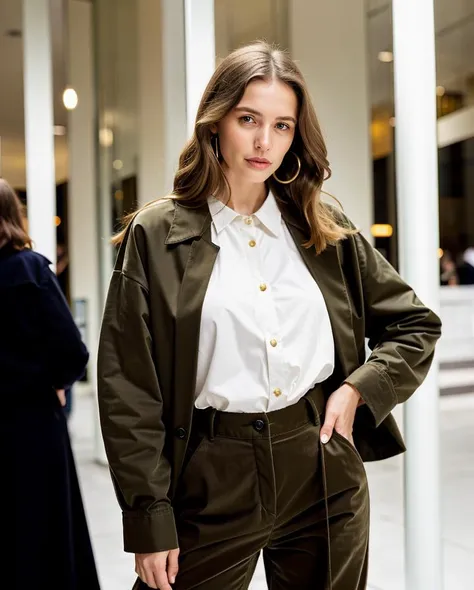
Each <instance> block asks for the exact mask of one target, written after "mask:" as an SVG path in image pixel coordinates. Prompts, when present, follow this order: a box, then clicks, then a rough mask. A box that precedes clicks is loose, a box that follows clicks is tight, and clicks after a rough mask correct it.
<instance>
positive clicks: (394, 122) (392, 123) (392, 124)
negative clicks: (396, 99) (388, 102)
mask: <svg viewBox="0 0 474 590" xmlns="http://www.w3.org/2000/svg"><path fill="white" fill-rule="evenodd" d="M388 122H389V124H390V127H395V125H396V119H395V117H390V119H389V120H388Z"/></svg>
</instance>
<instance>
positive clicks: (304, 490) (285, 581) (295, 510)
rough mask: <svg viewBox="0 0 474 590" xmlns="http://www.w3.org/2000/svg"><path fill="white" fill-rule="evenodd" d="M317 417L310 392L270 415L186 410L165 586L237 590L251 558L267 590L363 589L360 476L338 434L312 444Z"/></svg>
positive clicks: (355, 457) (365, 503) (315, 394)
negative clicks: (170, 581) (189, 417)
mask: <svg viewBox="0 0 474 590" xmlns="http://www.w3.org/2000/svg"><path fill="white" fill-rule="evenodd" d="M323 412H324V400H323V397H322V393H321V390H320V388H318V387H316V388H315V389H313V390H311V391H310V392H309V393H308V394H306V396H305V397H304V398H303V399H301V400H300V401H299V402H298V403H297V404H295V405H293V406H290V407H288V408H285V409H283V410H278V411H275V412H270V413H256V414H237V413H226V412H218V411H216V410H212V409H208V410H197V411H196V412H195V419H194V422H193V429H192V434H191V439H190V443H189V447H188V453H187V457H186V461H185V465H184V467H183V471H182V476H181V479H180V484H179V485H178V489H177V493H176V497H175V499H174V504H173V505H174V510H175V517H176V524H177V529H178V539H179V544H180V570H179V574H178V577H177V579H176V583H175V584H174V586H173V588H176V590H191V589H199V590H246V589H247V588H248V587H249V584H250V581H251V579H252V575H253V573H254V570H255V566H256V563H257V560H258V557H259V555H260V553H261V552H262V553H263V561H264V565H265V573H266V578H267V585H268V588H269V589H270V590H292V589H294V590H363V589H364V588H366V585H367V566H368V538H369V495H368V486H367V478H366V473H365V468H364V465H363V463H362V460H361V458H360V456H359V454H358V452H357V450H356V449H355V447H353V445H352V444H351V442H349V441H348V440H346V439H345V438H343V437H342V436H341V435H339V434H338V433H336V432H335V433H334V435H333V437H332V438H331V440H330V441H329V442H328V443H327V444H326V445H322V444H321V443H320V440H319V432H320V423H321V421H322V419H323ZM134 588H136V589H138V588H140V589H145V588H147V586H146V584H144V583H143V582H139V581H138V580H137V584H136V585H135V587H134Z"/></svg>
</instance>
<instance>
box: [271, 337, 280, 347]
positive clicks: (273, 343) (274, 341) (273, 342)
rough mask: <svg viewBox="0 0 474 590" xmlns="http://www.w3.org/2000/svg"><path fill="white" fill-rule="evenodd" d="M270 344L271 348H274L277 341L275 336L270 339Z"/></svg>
mask: <svg viewBox="0 0 474 590" xmlns="http://www.w3.org/2000/svg"><path fill="white" fill-rule="evenodd" d="M270 344H271V345H272V346H273V348H275V346H276V345H277V344H278V342H277V341H276V340H275V338H273V339H272V340H270Z"/></svg>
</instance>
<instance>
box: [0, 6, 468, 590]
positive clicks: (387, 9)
mask: <svg viewBox="0 0 474 590" xmlns="http://www.w3.org/2000/svg"><path fill="white" fill-rule="evenodd" d="M413 2H414V3H415V2H416V0H413ZM183 6H184V7H185V8H184V9H183ZM434 8H435V30H436V33H435V49H436V86H435V87H434V88H433V96H435V100H436V107H437V141H438V146H437V148H438V189H439V195H436V199H437V201H438V205H439V227H438V228H433V231H436V232H439V251H438V257H439V269H440V280H439V297H440V313H441V316H442V319H443V323H444V333H443V338H442V340H441V341H440V344H439V347H438V351H439V352H438V360H439V363H440V373H439V395H440V422H441V443H442V444H441V475H442V477H441V480H442V481H441V493H442V507H443V513H442V522H443V529H442V530H443V533H442V544H443V570H444V577H445V579H444V585H445V586H444V587H445V588H446V589H448V590H468V589H472V587H473V586H472V579H470V577H469V576H470V572H471V569H472V565H471V564H472V560H473V559H474V508H473V507H472V497H474V434H473V433H474V423H473V421H474V0H435V2H434ZM183 10H184V14H185V15H186V16H185V18H184V19H183ZM45 12H46V13H47V19H46V20H47V22H46V24H45V23H44V22H43V21H42V20H41V19H40V18H39V17H38V15H40V14H43V15H44V14H45ZM392 30H393V26H392V3H391V2H390V1H387V0H366V1H363V0H258V1H256V0H252V1H251V0H214V2H210V1H207V2H201V0H195V1H193V0H187V1H186V2H184V1H181V0H161V1H160V0H49V1H48V0H23V2H22V1H21V0H0V87H1V93H0V176H2V177H3V178H5V179H6V180H7V181H8V182H9V183H10V184H11V185H13V186H14V187H15V189H16V190H17V192H18V194H19V196H20V197H21V199H22V200H23V202H24V203H25V205H26V208H27V212H28V222H29V224H30V226H32V227H34V228H35V229H34V232H33V239H35V241H37V243H38V244H39V243H41V237H42V235H44V236H46V234H47V235H48V236H49V234H51V235H52V233H54V247H55V252H54V253H51V252H49V257H50V258H51V259H55V260H56V265H57V266H56V269H57V273H58V277H59V280H60V284H61V287H62V289H63V290H64V293H65V295H66V297H67V299H68V301H69V303H70V305H71V309H72V310H73V313H74V315H75V318H76V321H77V323H78V325H79V327H80V329H81V331H82V333H83V338H84V340H85V342H86V343H87V345H88V347H89V349H90V350H91V361H90V363H89V368H88V371H87V373H86V375H85V377H84V379H83V381H82V382H80V383H78V384H76V386H75V388H74V391H73V395H74V405H73V411H72V417H71V423H70V428H71V434H72V437H73V443H74V446H75V451H76V454H77V457H78V463H79V468H80V471H81V483H82V487H83V489H84V495H85V500H86V505H87V509H88V518H89V523H90V527H91V531H92V535H93V543H94V548H95V552H96V557H97V561H98V567H99V573H100V576H101V579H102V583H103V588H104V589H110V590H112V588H113V589H114V590H117V589H118V588H129V587H131V583H132V581H133V579H134V574H133V564H132V557H131V556H129V555H125V554H123V553H122V551H121V520H120V514H119V510H118V507H117V506H116V503H115V498H114V494H113V491H112V486H111V483H110V481H109V476H108V471H107V469H106V460H105V456H104V452H103V448H102V444H101V440H100V435H99V430H98V423H97V414H96V407H95V356H96V352H95V351H96V345H97V338H98V332H99V326H100V316H101V311H102V306H103V302H104V298H105V294H106V289H107V285H108V281H109V278H110V273H111V270H112V266H113V261H114V256H115V251H114V249H113V248H112V246H111V245H110V244H109V238H110V236H111V234H112V233H113V232H114V231H115V230H116V229H118V228H119V227H120V220H121V218H122V215H123V214H124V213H126V212H130V211H133V210H134V209H135V208H136V207H137V206H138V205H141V204H144V203H146V202H148V201H150V200H152V199H154V198H158V197H160V196H162V195H165V194H167V193H168V192H169V191H170V189H171V186H172V177H173V172H174V170H175V168H176V163H177V158H178V155H179V148H180V147H181V146H182V145H183V144H184V142H185V141H186V138H187V137H188V135H189V131H190V129H192V126H193V120H194V113H195V109H196V96H199V95H200V93H201V92H202V90H203V86H202V79H205V77H206V75H205V74H207V73H208V74H209V75H210V73H212V69H213V67H214V66H215V63H216V62H217V61H219V60H220V59H222V58H223V57H224V56H225V55H227V54H228V53H229V52H230V51H232V50H233V49H235V48H237V47H239V46H240V45H242V44H244V43H247V42H251V41H254V40H256V39H265V40H267V41H270V42H274V43H276V44H278V45H279V46H280V47H282V48H287V49H289V51H290V52H291V55H292V57H293V58H294V59H295V60H296V61H297V62H298V64H299V66H300V67H301V69H302V71H303V74H304V75H305V77H306V79H307V82H308V84H309V87H310V90H311V93H312V96H313V99H314V103H315V106H316V111H317V113H318V116H319V119H320V122H321V125H322V129H323V132H324V134H325V137H326V140H327V144H328V150H329V160H330V163H331V167H332V170H333V177H332V178H331V180H330V181H329V182H328V183H327V186H325V187H324V188H325V189H326V190H327V191H329V192H330V193H332V194H334V195H335V196H337V198H338V199H339V200H340V201H341V202H342V204H343V205H344V208H345V210H346V212H347V214H348V215H349V216H350V217H351V218H352V219H353V221H354V222H355V223H356V224H357V225H358V226H359V227H361V229H362V231H363V232H364V233H365V235H366V236H368V237H369V238H370V239H371V240H372V241H373V243H374V245H375V247H376V248H377V249H379V250H380V252H381V253H382V254H383V255H384V256H385V257H386V258H387V259H388V260H389V261H390V262H391V263H392V264H393V265H394V266H395V267H396V268H399V255H398V252H399V235H400V231H399V227H398V221H397V211H398V209H397V194H396V187H397V178H396V159H397V155H399V153H397V145H396V129H397V117H396V112H395V106H394V55H393V34H392ZM209 55H211V59H210V58H209ZM207 77H209V76H207ZM26 88H28V93H26V92H25V89H26ZM44 101H47V102H46V104H50V105H51V108H52V110H51V114H50V115H49V114H48V111H47V110H46V111H45V110H44V107H43V105H44V104H45V102H44ZM41 125H43V127H41ZM44 125H46V127H44ZM44 129H46V134H50V135H52V136H53V138H54V143H53V144H51V149H50V150H49V151H48V148H47V145H48V142H43V138H42V136H41V133H42V130H44ZM28 130H30V131H28ZM28 133H30V135H29V137H30V140H29V141H25V137H28ZM45 170H46V172H45V173H46V176H45V177H44V178H45V179H46V180H45V183H44V184H43V183H42V182H38V181H37V182H36V183H35V182H33V179H34V178H42V177H41V173H42V172H44V171H45ZM48 170H51V171H52V172H51V174H52V176H51V174H50V175H49V176H48V174H49V172H48ZM35 174H36V176H35ZM38 174H39V176H38ZM33 203H35V204H36V206H35V207H33ZM42 203H49V204H51V203H53V209H54V211H53V215H52V216H51V217H52V219H51V220H50V222H49V221H48V223H46V224H44V223H43V222H42V223H40V222H39V221H38V220H36V221H35V215H40V213H36V212H38V211H39V210H41V208H42ZM48 206H50V205H48ZM50 209H51V207H50ZM50 209H48V210H50ZM38 219H39V218H38ZM48 219H49V218H48ZM417 221H418V223H419V224H420V227H422V226H423V225H424V224H425V223H426V221H425V220H424V219H419V220H417ZM52 228H54V229H52ZM48 239H49V238H48ZM45 243H46V242H45ZM47 243H49V244H51V243H52V242H51V240H50V241H49V242H47ZM412 255H413V256H417V252H416V251H413V252H412ZM367 469H368V473H369V479H370V483H371V490H372V497H373V508H372V545H373V550H372V562H371V570H370V576H369V580H370V584H371V588H372V589H373V590H375V589H378V590H392V589H393V590H395V589H396V590H400V589H403V588H404V580H403V568H404V549H403V547H404V545H403V539H404V522H403V462H402V459H401V458H395V459H393V460H389V461H386V462H383V463H382V464H374V465H368V466H367ZM428 567H429V565H428ZM263 579H264V578H263V573H262V571H261V569H259V570H258V571H257V574H256V577H255V580H254V582H253V586H252V588H253V589H254V590H261V589H263V588H264V587H265V585H264V582H263ZM348 590H349V589H348ZM416 590H420V589H416ZM427 590H431V589H427Z"/></svg>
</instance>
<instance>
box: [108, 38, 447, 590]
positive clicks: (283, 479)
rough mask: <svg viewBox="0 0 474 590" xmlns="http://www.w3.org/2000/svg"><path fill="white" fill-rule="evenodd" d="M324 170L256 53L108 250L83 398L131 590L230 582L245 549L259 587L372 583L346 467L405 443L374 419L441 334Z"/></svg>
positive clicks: (229, 65) (244, 579)
mask: <svg viewBox="0 0 474 590" xmlns="http://www.w3.org/2000/svg"><path fill="white" fill-rule="evenodd" d="M329 175H330V170H329V164H328V161H327V159H326V147H325V144H324V141H323V138H322V135H321V131H320V127H319V125H318V122H317V119H316V115H315V112H314V109H313V106H312V105H311V101H310V98H309V93H308V89H307V87H306V84H305V82H304V80H303V77H302V75H301V73H300V71H299V70H298V68H297V66H296V65H295V63H294V62H293V61H292V60H291V59H290V58H289V57H288V56H287V55H286V54H285V53H283V52H281V51H279V50H276V49H273V48H272V47H270V46H269V45H267V44H265V43H257V44H253V45H250V46H247V47H244V48H241V49H239V50H237V51H235V52H234V53H232V54H231V55H229V56H228V57H227V58H226V59H224V60H223V61H222V63H221V64H220V65H219V67H218V68H217V70H216V72H215V73H214V75H213V77H212V79H211V80H210V82H209V84H208V86H207V88H206V90H205V92H204V96H203V97H202V101H201V104H200V107H199V110H198V114H197V118H196V125H195V131H194V135H193V137H192V138H191V140H190V142H189V143H188V145H187V146H186V147H185V149H184V151H183V153H182V154H181V158H180V162H179V170H178V172H177V174H176V177H175V181H174V190H173V194H172V195H171V196H169V197H167V198H166V199H163V200H161V201H158V202H155V203H152V204H150V205H148V206H146V207H145V208H144V209H143V210H141V211H140V212H138V213H137V214H136V215H134V216H133V218H132V219H131V220H129V223H128V226H127V227H126V229H125V230H124V231H123V232H122V233H121V234H120V235H118V236H117V238H116V242H117V243H119V242H121V248H120V251H119V254H118V257H117V262H116V265H115V270H114V273H113V277H112V281H111V285H110V291H109V295H108V300H107V305H106V309H105V315H104V319H103V326H102V332H101V340H100V354H99V402H100V410H101V421H102V429H103V436H104V440H105V445H106V449H107V454H108V459H109V462H110V467H111V473H112V478H113V481H114V484H115V488H116V492H117V496H118V499H119V502H120V504H121V507H122V510H123V527H124V543H125V550H126V551H129V552H133V553H135V556H136V558H135V559H136V572H137V573H138V576H139V579H138V580H137V582H136V585H135V588H136V589H138V588H140V589H145V588H147V587H149V588H160V590H170V588H171V586H172V585H174V586H173V587H174V588H177V589H179V590H189V589H191V588H199V589H202V590H224V589H225V590H232V589H239V590H240V589H245V588H248V586H249V583H250V580H251V577H252V574H253V571H254V568H255V564H256V562H257V559H258V556H259V553H260V552H261V551H263V558H264V563H265V568H266V575H267V581H268V586H269V587H270V588H272V590H288V589H290V588H298V589H300V590H301V589H305V588H306V589H309V588H311V589H312V590H319V589H320V590H322V589H324V588H332V589H333V590H353V589H358V590H359V589H362V588H365V587H366V580H367V545H368V530H369V500H368V491H367V480H366V476H365V470H364V466H363V463H362V460H375V459H382V458H385V457H390V456H392V455H395V454H397V453H400V452H402V451H403V450H404V446H403V441H402V439H401V436H400V433H399V431H398V430H397V427H396V424H395V421H394V419H393V417H392V416H391V415H390V411H391V410H392V409H393V407H394V406H395V405H396V404H397V403H399V402H403V401H405V400H406V399H407V398H408V397H409V396H410V395H411V394H412V393H413V392H414V390H415V389H416V388H417V387H418V385H419V384H420V383H421V382H422V380H423V378H424V377H425V375H426V373H427V371H428V369H429V366H430V363H431V360H432V357H433V349H434V346H435V341H436V340H437V338H438V337H439V335H440V321H439V319H438V317H437V316H436V315H435V314H434V313H433V312H432V311H430V310H429V309H427V308H426V307H425V306H423V304H422V303H421V302H420V301H419V299H417V297H416V296H415V294H414V293H413V291H412V290H411V289H410V287H409V286H407V285H406V284H405V283H404V282H403V281H402V280H401V278H400V277H399V276H398V274H397V273H396V272H395V270H394V269H393V268H392V267H391V266H390V265H389V264H388V263H387V262H386V261H385V259H384V258H383V257H382V256H380V255H379V254H378V252H376V251H375V250H374V249H373V248H372V247H371V246H370V245H369V244H368V242H367V241H366V240H365V239H364V238H363V237H362V236H361V235H360V233H358V232H357V231H356V229H355V228H354V227H353V226H352V225H351V223H350V222H349V221H348V220H347V218H346V217H345V216H344V215H343V214H342V213H341V212H340V211H339V210H337V209H335V208H332V207H330V206H328V205H325V204H323V203H322V202H321V200H320V194H321V185H322V183H323V180H324V179H326V178H328V177H329ZM366 336H367V337H368V338H369V343H370V347H371V348H372V349H373V353H372V355H371V356H370V358H369V359H368V361H367V363H365V364H364V361H365V337H366ZM354 445H355V446H354Z"/></svg>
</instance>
